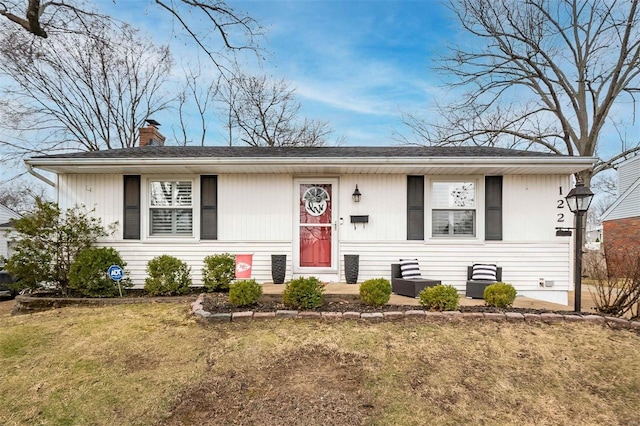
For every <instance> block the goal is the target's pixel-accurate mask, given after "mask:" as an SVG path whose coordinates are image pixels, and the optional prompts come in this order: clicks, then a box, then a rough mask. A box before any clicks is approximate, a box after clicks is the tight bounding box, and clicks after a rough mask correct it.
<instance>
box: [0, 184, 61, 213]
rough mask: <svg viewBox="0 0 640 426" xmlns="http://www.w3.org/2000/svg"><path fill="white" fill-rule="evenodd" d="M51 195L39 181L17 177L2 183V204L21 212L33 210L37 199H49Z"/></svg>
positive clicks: (0, 194) (0, 187)
mask: <svg viewBox="0 0 640 426" xmlns="http://www.w3.org/2000/svg"><path fill="white" fill-rule="evenodd" d="M49 196H50V194H48V193H47V188H45V187H44V186H42V185H41V184H40V183H38V182H33V181H26V180H24V179H15V180H11V181H9V182H3V183H1V184H0V204H2V205H3V206H6V207H9V208H10V209H11V210H13V211H15V212H17V213H20V214H25V213H28V212H31V211H33V209H34V208H35V206H36V199H40V200H47V199H48V198H49Z"/></svg>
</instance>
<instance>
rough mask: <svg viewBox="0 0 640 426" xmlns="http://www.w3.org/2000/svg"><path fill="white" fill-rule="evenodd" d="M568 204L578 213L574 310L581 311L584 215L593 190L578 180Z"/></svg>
mask: <svg viewBox="0 0 640 426" xmlns="http://www.w3.org/2000/svg"><path fill="white" fill-rule="evenodd" d="M565 199H566V200H567V205H568V206H569V210H571V212H572V213H573V214H575V215H576V227H575V230H576V240H575V243H574V244H575V270H574V271H573V272H574V273H573V277H574V282H575V287H576V288H575V292H574V295H575V298H574V311H576V312H581V310H582V305H581V304H582V300H581V299H582V216H584V214H585V213H586V212H587V210H589V206H590V205H591V200H592V199H593V192H591V190H589V188H587V187H586V186H584V184H583V183H582V182H576V187H575V188H573V189H572V190H571V191H569V193H568V194H567V196H566V197H565Z"/></svg>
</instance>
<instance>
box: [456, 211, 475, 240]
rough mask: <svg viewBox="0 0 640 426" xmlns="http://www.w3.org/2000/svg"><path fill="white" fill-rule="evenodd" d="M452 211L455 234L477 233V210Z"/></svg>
mask: <svg viewBox="0 0 640 426" xmlns="http://www.w3.org/2000/svg"><path fill="white" fill-rule="evenodd" d="M451 213H452V216H453V234H454V235H475V232H474V229H475V224H474V222H475V213H476V212H475V211H473V210H455V211H453V212H451Z"/></svg>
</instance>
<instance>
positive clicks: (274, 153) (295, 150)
mask: <svg viewBox="0 0 640 426" xmlns="http://www.w3.org/2000/svg"><path fill="white" fill-rule="evenodd" d="M548 156H552V157H557V154H551V153H544V152H536V151H521V150H515V149H506V148H495V147H487V146H445V147H440V146H391V147H390V146H387V147H378V146H345V147H342V146H341V147H252V146H234V147H228V146H145V147H136V148H124V149H111V150H104V151H91V152H74V153H68V154H54V155H42V156H37V157H33V158H34V159H36V158H51V159H53V158H69V159H72V158H77V159H82V158H86V159H90V158H95V159H101V158H104V159H117V158H180V157H189V158H198V157H200V158H202V157H218V158H261V157H264V158H309V157H311V158H314V157H315V158H334V157H335V158H376V157H379V158H393V157H416V158H420V157H548Z"/></svg>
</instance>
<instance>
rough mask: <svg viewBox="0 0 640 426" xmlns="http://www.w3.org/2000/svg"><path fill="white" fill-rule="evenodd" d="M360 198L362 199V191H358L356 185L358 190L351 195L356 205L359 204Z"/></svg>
mask: <svg viewBox="0 0 640 426" xmlns="http://www.w3.org/2000/svg"><path fill="white" fill-rule="evenodd" d="M360 197H362V194H361V193H360V190H359V189H358V185H357V184H356V189H355V191H353V194H351V198H353V202H354V203H359V202H360Z"/></svg>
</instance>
